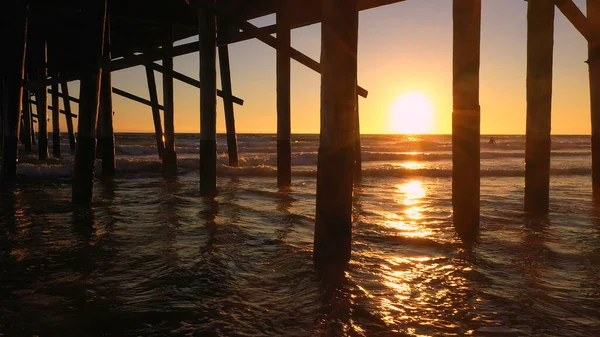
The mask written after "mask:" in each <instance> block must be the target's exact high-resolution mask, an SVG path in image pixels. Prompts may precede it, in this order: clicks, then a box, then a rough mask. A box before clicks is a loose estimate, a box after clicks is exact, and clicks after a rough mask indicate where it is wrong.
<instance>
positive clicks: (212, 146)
mask: <svg viewBox="0 0 600 337" xmlns="http://www.w3.org/2000/svg"><path fill="white" fill-rule="evenodd" d="M198 34H199V36H200V41H199V43H200V82H201V83H202V87H201V88H200V193H201V194H202V195H205V196H211V195H214V194H215V193H216V191H217V70H216V57H217V56H216V49H217V39H216V18H215V15H214V13H211V12H209V11H207V10H204V9H202V8H201V9H199V12H198Z"/></svg>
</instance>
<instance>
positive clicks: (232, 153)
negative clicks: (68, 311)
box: [219, 45, 239, 166]
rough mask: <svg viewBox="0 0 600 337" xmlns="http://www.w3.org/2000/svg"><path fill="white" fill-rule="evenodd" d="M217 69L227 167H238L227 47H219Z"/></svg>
mask: <svg viewBox="0 0 600 337" xmlns="http://www.w3.org/2000/svg"><path fill="white" fill-rule="evenodd" d="M219 67H220V69H221V89H222V91H223V93H225V95H224V96H225V97H224V98H223V110H224V111H225V128H226V131H227V154H228V155H229V166H238V165H239V159H238V144H237V135H236V133H235V116H234V113H233V112H234V110H233V100H231V96H233V91H232V87H231V67H230V64H229V46H228V45H223V46H220V47H219Z"/></svg>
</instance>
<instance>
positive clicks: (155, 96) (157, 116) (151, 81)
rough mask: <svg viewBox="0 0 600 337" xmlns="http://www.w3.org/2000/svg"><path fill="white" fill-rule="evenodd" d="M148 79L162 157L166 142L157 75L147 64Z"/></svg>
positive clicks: (158, 147)
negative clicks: (157, 87) (157, 88)
mask: <svg viewBox="0 0 600 337" xmlns="http://www.w3.org/2000/svg"><path fill="white" fill-rule="evenodd" d="M145 68H146V80H147V81H148V94H149V96H150V104H151V105H150V107H151V108H152V120H153V121H154V135H155V138H156V149H157V150H158V158H159V159H162V157H163V153H164V152H165V143H164V140H163V130H162V122H161V120H160V108H159V106H158V92H157V90H156V77H155V76H154V70H152V68H150V67H148V66H146V67H145Z"/></svg>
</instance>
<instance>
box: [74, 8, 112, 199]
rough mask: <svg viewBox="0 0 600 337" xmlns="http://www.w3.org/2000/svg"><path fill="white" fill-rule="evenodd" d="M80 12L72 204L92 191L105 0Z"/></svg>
mask: <svg viewBox="0 0 600 337" xmlns="http://www.w3.org/2000/svg"><path fill="white" fill-rule="evenodd" d="M81 15H84V16H85V20H84V21H82V25H83V27H80V28H81V29H82V31H83V32H82V34H81V36H82V37H84V39H82V41H79V47H80V48H81V50H82V52H81V56H82V57H83V60H85V64H84V65H83V67H82V73H81V80H80V83H81V84H80V89H79V93H80V103H79V116H78V118H77V122H78V123H77V124H78V125H77V148H76V150H75V168H74V176H73V194H72V202H73V203H75V204H87V203H90V202H91V201H92V195H93V190H94V165H95V161H96V124H97V120H98V108H99V100H100V83H101V79H102V68H101V63H102V54H103V49H104V28H105V21H106V0H103V1H89V2H85V4H84V5H83V11H82V13H81ZM78 28H79V27H78Z"/></svg>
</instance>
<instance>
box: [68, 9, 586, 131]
mask: <svg viewBox="0 0 600 337" xmlns="http://www.w3.org/2000/svg"><path fill="white" fill-rule="evenodd" d="M575 2H576V3H577V4H578V5H579V6H580V8H581V9H582V10H583V11H585V6H584V5H585V1H584V0H576V1H575ZM526 6H527V2H525V1H517V0H515V1H508V0H485V1H483V18H482V44H481V45H482V59H481V108H482V125H481V128H482V133H484V134H490V133H496V134H499V133H501V134H522V133H524V131H525V74H526V68H525V66H526V63H525V62H526V54H525V50H526V40H525V37H526ZM451 8H452V1H449V0H428V1H417V0H407V1H406V2H404V3H399V4H395V5H391V6H388V7H385V8H379V9H374V10H370V11H366V12H362V13H361V16H360V35H359V74H358V77H359V82H360V85H361V86H362V87H364V88H366V89H367V90H369V97H368V98H366V99H361V100H360V113H361V131H362V132H363V133H370V134H372V133H396V132H397V131H398V130H399V128H398V125H397V124H395V122H394V118H393V111H392V106H393V105H394V102H395V101H396V100H397V98H398V97H399V96H400V95H402V94H403V93H405V92H408V91H417V92H422V93H423V94H424V95H425V97H427V99H428V100H429V101H430V103H431V105H432V106H433V120H432V122H431V125H430V126H429V127H428V128H427V129H428V132H430V133H450V131H451V124H450V121H451V105H452V103H451V95H452V83H451V75H452V73H451V72H452V20H451V19H452V13H451ZM255 23H256V24H257V25H268V24H272V23H274V17H267V18H264V19H261V20H256V21H255ZM292 43H293V46H294V47H295V48H297V49H299V50H301V51H303V52H304V53H306V54H307V55H309V56H311V57H312V58H314V59H316V60H318V59H319V50H320V26H319V25H313V26H310V27H306V28H302V29H298V30H295V31H294V32H293V36H292ZM230 53H231V55H232V59H231V64H232V74H233V75H232V76H233V78H232V79H233V89H234V94H235V95H236V96H238V97H241V98H243V99H244V100H245V104H244V106H242V107H240V106H236V110H235V113H236V127H237V131H238V132H240V133H249V132H260V133H274V132H275V131H276V108H275V51H274V50H272V49H271V48H270V47H268V46H266V45H264V44H262V43H261V42H259V41H248V42H242V43H237V44H234V45H232V46H231V47H230ZM586 59H587V44H586V42H585V40H584V39H583V37H581V36H580V35H579V34H578V33H577V31H575V29H574V28H573V27H571V25H570V24H569V23H568V22H567V20H566V19H565V18H564V17H563V16H562V14H561V13H560V12H558V11H557V12H556V34H555V66H554V99H553V121H552V132H553V133H554V134H589V132H590V131H589V130H590V121H589V120H590V118H589V92H588V90H589V89H588V77H587V76H588V75H587V74H588V73H587V65H586V64H585V63H584V61H585V60H586ZM175 68H176V70H178V71H180V72H183V73H185V74H187V75H189V76H192V77H194V78H198V55H197V54H193V55H188V56H183V57H178V58H176V59H175ZM157 82H158V83H159V84H160V82H161V80H160V74H157ZM113 85H114V86H115V87H118V88H121V89H125V90H127V91H130V92H132V93H135V94H138V95H140V96H142V97H148V91H147V87H146V83H145V73H144V70H143V68H141V67H137V68H133V69H131V70H126V71H120V72H116V73H114V74H113ZM319 85H320V84H319V76H318V74H316V73H314V72H312V71H311V70H309V69H307V68H304V67H303V66H301V65H299V64H298V63H296V62H292V132H294V133H317V132H318V131H319V93H320V90H319ZM72 87H73V90H72V91H73V92H74V93H75V94H77V90H76V88H75V87H76V85H72ZM159 90H160V85H159ZM160 95H161V93H160V92H159V97H161V96H160ZM218 104H219V107H218V108H219V110H218V126H217V130H218V132H224V131H225V126H224V125H225V124H224V120H223V112H222V104H221V101H218ZM114 110H115V112H116V113H115V129H116V131H117V132H152V131H153V123H152V118H151V110H150V108H149V107H147V106H144V105H140V104H139V103H135V102H131V101H128V100H126V99H124V98H121V97H119V96H115V98H114ZM409 129H410V128H409ZM63 130H64V129H63ZM175 130H176V132H199V130H200V118H199V90H198V89H196V88H193V87H190V86H188V85H186V84H183V83H181V82H178V81H175ZM402 130H406V128H402Z"/></svg>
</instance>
